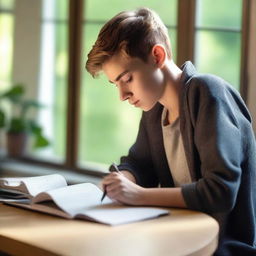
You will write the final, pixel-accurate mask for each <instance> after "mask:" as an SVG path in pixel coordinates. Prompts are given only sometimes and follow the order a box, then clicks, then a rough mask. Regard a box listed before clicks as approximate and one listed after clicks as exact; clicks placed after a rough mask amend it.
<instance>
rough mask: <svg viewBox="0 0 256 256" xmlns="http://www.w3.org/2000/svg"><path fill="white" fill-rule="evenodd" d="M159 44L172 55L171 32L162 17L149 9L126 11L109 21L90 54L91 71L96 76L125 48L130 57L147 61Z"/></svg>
mask: <svg viewBox="0 0 256 256" xmlns="http://www.w3.org/2000/svg"><path fill="white" fill-rule="evenodd" d="M155 44H163V45H164V46H165V48H166V51H167V56H168V57H169V58H171V56H172V53H171V46H170V40H169V36H168V31H167V28H166V27H165V25H164V24H163V22H162V21H161V19H160V18H159V16H158V15H157V14H156V13H155V12H154V11H152V10H150V9H148V8H140V9H137V10H135V11H124V12H120V13H119V14H117V15H116V16H115V17H113V18H112V19H111V20H110V21H108V22H107V23H106V24H105V25H104V26H103V27H102V29H101V30H100V33H99V35H98V38H97V40H96V42H95V44H94V45H93V47H92V49H91V51H90V52H89V54H88V60H87V62H86V69H87V71H88V72H89V73H90V74H91V75H92V76H93V77H96V76H97V75H98V73H99V71H101V70H102V65H103V64H104V63H105V62H106V61H107V60H108V59H109V58H111V57H112V56H113V55H114V54H116V53H118V52H120V51H123V52H124V53H126V54H127V55H129V56H130V57H138V58H140V59H142V60H143V61H145V62H146V61H147V58H148V54H149V53H150V51H151V49H152V47H153V46H154V45H155Z"/></svg>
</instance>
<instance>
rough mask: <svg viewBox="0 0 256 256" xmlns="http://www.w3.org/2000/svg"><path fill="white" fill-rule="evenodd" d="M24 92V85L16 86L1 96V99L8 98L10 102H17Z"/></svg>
mask: <svg viewBox="0 0 256 256" xmlns="http://www.w3.org/2000/svg"><path fill="white" fill-rule="evenodd" d="M24 92H25V90H24V85H22V84H17V85H15V86H13V87H12V88H11V89H10V90H8V91H7V92H5V93H4V94H2V96H1V98H8V99H9V100H11V101H17V100H18V99H19V98H20V97H21V96H22V95H23V94H24Z"/></svg>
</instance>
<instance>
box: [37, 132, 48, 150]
mask: <svg viewBox="0 0 256 256" xmlns="http://www.w3.org/2000/svg"><path fill="white" fill-rule="evenodd" d="M49 144H50V143H49V141H48V139H47V138H45V137H44V136H43V135H41V134H39V135H37V136H36V137H35V143H34V148H43V147H46V146H48V145H49Z"/></svg>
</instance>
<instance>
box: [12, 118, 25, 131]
mask: <svg viewBox="0 0 256 256" xmlns="http://www.w3.org/2000/svg"><path fill="white" fill-rule="evenodd" d="M27 131H28V125H27V124H26V122H25V120H23V119H20V118H12V119H11V120H10V123H9V127H8V132H13V133H19V132H27Z"/></svg>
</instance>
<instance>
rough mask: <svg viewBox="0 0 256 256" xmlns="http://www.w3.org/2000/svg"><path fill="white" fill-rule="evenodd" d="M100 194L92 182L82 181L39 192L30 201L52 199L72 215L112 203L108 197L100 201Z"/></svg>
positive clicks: (37, 201)
mask: <svg viewBox="0 0 256 256" xmlns="http://www.w3.org/2000/svg"><path fill="white" fill-rule="evenodd" d="M102 194H103V192H102V191H101V190H100V189H99V188H98V187H97V186H95V185H94V184H91V183H82V184H76V185H71V186H67V187H62V188H58V189H54V190H51V191H48V192H45V193H40V194H39V195H37V196H36V197H35V198H34V199H33V200H32V203H40V202H42V201H45V200H50V199H52V200H53V201H54V202H55V204H56V205H57V206H58V207H59V208H61V209H62V210H63V211H65V212H66V213H68V214H69V215H70V216H72V217H74V216H75V215H76V214H78V213H80V212H83V211H84V210H86V209H88V208H91V207H94V206H98V205H101V204H102V205H105V204H109V203H112V200H110V199H109V198H108V197H105V199H104V201H103V203H101V197H102Z"/></svg>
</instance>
